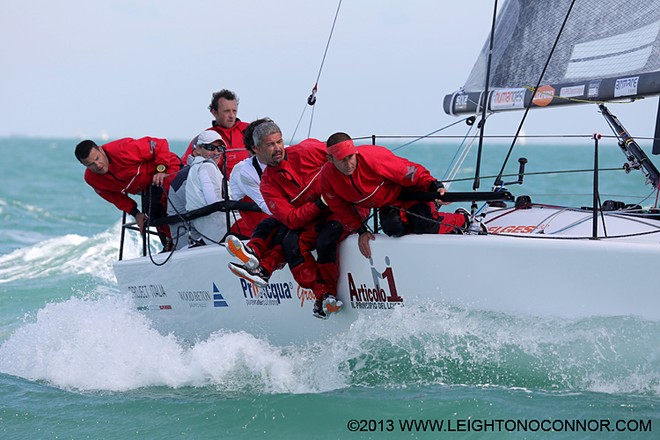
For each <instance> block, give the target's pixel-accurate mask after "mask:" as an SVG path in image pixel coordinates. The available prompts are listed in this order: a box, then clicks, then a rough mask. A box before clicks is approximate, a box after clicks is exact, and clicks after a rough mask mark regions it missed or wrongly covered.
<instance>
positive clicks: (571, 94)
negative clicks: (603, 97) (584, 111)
mask: <svg viewBox="0 0 660 440" xmlns="http://www.w3.org/2000/svg"><path fill="white" fill-rule="evenodd" d="M559 96H560V97H562V98H575V97H578V96H584V84H582V85H579V86H567V87H562V88H561V89H560V90H559Z"/></svg>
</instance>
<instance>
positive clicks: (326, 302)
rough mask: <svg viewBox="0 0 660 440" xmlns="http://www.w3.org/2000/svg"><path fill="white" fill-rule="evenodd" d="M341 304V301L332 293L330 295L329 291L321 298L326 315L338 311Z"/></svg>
mask: <svg viewBox="0 0 660 440" xmlns="http://www.w3.org/2000/svg"><path fill="white" fill-rule="evenodd" d="M343 305H344V303H343V302H341V301H339V300H338V299H337V298H335V296H334V295H330V294H329V293H326V294H325V297H324V298H323V306H322V307H323V311H324V312H325V314H326V315H331V314H332V313H337V312H339V311H340V310H341V308H342V306H343Z"/></svg>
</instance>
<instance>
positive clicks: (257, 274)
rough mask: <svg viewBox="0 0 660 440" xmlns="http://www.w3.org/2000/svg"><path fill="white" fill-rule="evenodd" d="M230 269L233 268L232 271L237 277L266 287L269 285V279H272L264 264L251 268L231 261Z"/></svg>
mask: <svg viewBox="0 0 660 440" xmlns="http://www.w3.org/2000/svg"><path fill="white" fill-rule="evenodd" d="M229 270H231V273H233V274H234V275H236V276H237V277H241V278H243V279H244V280H248V281H249V282H251V283H254V284H256V285H257V286H259V287H266V286H267V285H268V280H269V279H270V274H269V273H268V271H267V270H266V269H264V268H263V266H257V268H256V269H250V268H248V267H247V266H245V265H242V264H237V263H229Z"/></svg>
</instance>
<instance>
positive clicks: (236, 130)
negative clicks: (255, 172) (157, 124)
mask: <svg viewBox="0 0 660 440" xmlns="http://www.w3.org/2000/svg"><path fill="white" fill-rule="evenodd" d="M238 102H239V100H238V96H236V94H235V93H234V92H232V91H231V90H227V89H222V90H220V91H219V92H215V93H213V96H212V98H211V104H210V105H209V111H210V112H211V114H212V115H213V118H214V120H213V121H211V124H212V126H211V127H210V128H208V129H207V130H214V131H217V132H218V133H219V134H220V136H222V140H224V141H225V145H227V151H225V154H224V156H223V159H222V161H221V162H220V163H219V164H218V168H220V171H223V166H224V164H225V162H226V166H227V175H226V176H225V178H226V179H229V175H230V174H231V170H232V169H233V168H234V165H236V164H237V163H238V162H240V161H242V160H243V159H245V158H247V157H248V151H247V150H246V149H245V144H244V142H243V132H244V131H245V129H246V128H247V126H248V124H247V123H246V122H243V121H241V120H240V119H238V117H237V116H236V115H237V113H238ZM196 143H197V137H195V138H194V139H193V140H192V141H190V144H189V145H188V148H187V149H186V152H185V153H183V156H181V159H182V160H183V163H187V162H186V160H187V159H188V155H189V154H190V153H191V152H192V149H193V146H194V145H195V144H196ZM223 172H224V171H223Z"/></svg>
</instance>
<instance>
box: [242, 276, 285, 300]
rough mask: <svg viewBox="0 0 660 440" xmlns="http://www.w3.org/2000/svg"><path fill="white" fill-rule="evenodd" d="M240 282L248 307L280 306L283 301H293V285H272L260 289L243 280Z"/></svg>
mask: <svg viewBox="0 0 660 440" xmlns="http://www.w3.org/2000/svg"><path fill="white" fill-rule="evenodd" d="M240 281H241V289H242V290H243V296H244V297H245V304H247V305H248V306H279V305H280V304H282V301H286V300H290V299H293V296H292V295H291V292H293V283H270V284H268V285H267V286H265V287H261V288H259V287H257V286H256V285H255V284H254V283H250V282H249V281H247V280H244V279H243V278H241V279H240Z"/></svg>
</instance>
